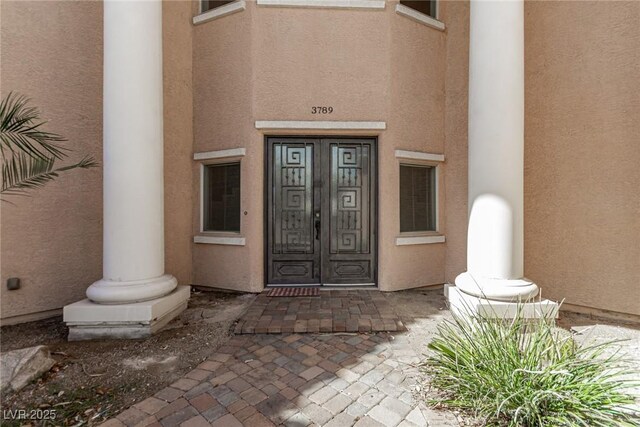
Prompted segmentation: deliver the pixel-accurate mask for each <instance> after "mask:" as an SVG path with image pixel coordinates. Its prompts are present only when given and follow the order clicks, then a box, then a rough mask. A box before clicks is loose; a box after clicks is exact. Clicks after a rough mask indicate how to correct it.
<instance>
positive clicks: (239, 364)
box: [103, 291, 458, 427]
mask: <svg viewBox="0 0 640 427" xmlns="http://www.w3.org/2000/svg"><path fill="white" fill-rule="evenodd" d="M331 292H332V293H333V292H334V291H331ZM332 293H324V292H321V294H324V296H325V297H324V298H322V297H320V298H307V299H305V298H300V297H298V298H286V297H277V298H270V299H268V298H266V297H265V296H263V295H261V296H259V297H258V298H257V300H256V304H255V307H253V310H250V311H249V313H248V314H247V315H246V316H244V317H243V318H242V319H241V322H242V325H243V326H240V329H244V328H245V326H244V325H246V324H247V323H249V325H247V326H246V328H249V327H250V325H252V324H253V325H254V326H252V328H253V329H252V330H253V331H254V332H263V331H264V332H271V333H270V334H268V333H260V334H258V333H256V334H241V335H235V336H234V337H232V338H231V339H230V340H229V341H228V342H227V343H226V345H224V346H223V347H221V348H218V349H217V350H216V352H215V353H214V354H212V355H211V356H210V357H209V358H208V360H206V361H204V362H203V363H201V364H200V365H199V366H198V367H197V368H196V369H194V370H192V371H191V372H189V373H187V374H186V375H185V376H184V377H183V378H181V379H179V380H178V381H176V382H175V383H173V384H171V385H170V386H169V387H166V388H165V389H163V390H161V391H160V392H158V393H156V394H155V395H154V396H153V397H149V398H147V399H146V400H144V401H142V402H140V403H138V404H136V405H134V406H133V407H131V408H129V409H127V410H126V411H124V412H122V413H121V414H119V415H118V416H117V417H116V418H113V419H111V420H109V421H107V422H106V423H105V424H103V426H107V427H123V426H129V427H130V426H154V427H157V426H164V427H172V426H182V427H197V426H219V427H235V426H248V427H261V426H274V425H278V426H280V425H284V426H291V427H303V426H329V427H343V426H357V427H363V426H365V427H366V426H401V427H411V426H430V427H452V426H458V422H457V420H456V418H455V416H453V415H451V414H448V413H441V412H437V411H433V410H431V409H428V408H427V407H426V406H425V405H424V403H422V402H418V401H417V400H416V398H415V397H414V391H415V389H416V387H415V385H416V384H417V383H418V381H419V368H418V364H419V362H420V361H421V359H422V357H423V356H422V355H421V354H420V352H421V351H422V349H421V347H422V346H423V345H424V343H425V340H426V339H427V337H428V335H429V334H431V333H432V331H433V330H434V325H435V324H436V323H437V319H439V318H441V316H442V315H441V314H440V311H439V310H440V309H439V308H438V307H439V306H440V305H442V302H441V301H440V300H441V299H442V297H441V296H439V295H440V294H435V295H438V297H437V298H434V297H433V296H431V295H429V296H427V297H422V299H420V298H421V295H422V294H419V293H412V294H407V295H404V296H403V295H396V296H395V297H393V298H395V299H396V300H397V301H396V302H395V305H396V306H397V307H398V309H399V310H402V312H403V319H404V320H405V321H406V322H408V323H409V324H412V325H417V329H416V331H420V332H419V333H417V334H416V333H413V332H411V331H405V332H402V333H393V334H392V333H388V332H372V333H355V332H353V333H349V332H342V333H340V332H333V331H335V330H336V329H342V325H343V324H344V328H345V329H349V328H347V326H348V325H349V322H348V319H350V318H356V319H358V331H360V324H361V323H360V321H359V319H360V318H364V319H367V320H368V322H367V323H366V324H367V325H369V326H370V327H371V329H374V328H375V325H376V323H375V321H376V320H378V319H382V322H383V324H384V323H385V320H390V319H393V324H394V325H395V326H396V328H397V327H398V326H402V328H403V329H405V328H404V324H403V323H401V322H400V320H399V319H398V316H397V315H396V313H394V309H393V305H392V304H390V302H389V301H390V299H391V298H390V297H385V295H384V294H381V293H377V292H370V291H355V292H353V291H341V292H339V293H333V295H332ZM416 297H418V298H416ZM412 310H413V311H412ZM314 313H315V314H314ZM416 313H419V314H420V315H421V316H424V317H425V318H424V319H421V320H419V319H416V318H414V315H415V314H416ZM318 315H319V316H318ZM287 316H295V317H294V318H291V317H287ZM344 316H346V317H344ZM358 316H359V317H358ZM274 319H276V320H279V321H281V322H282V326H281V328H282V329H281V331H283V332H284V331H285V330H287V331H288V330H290V328H293V329H294V330H296V325H301V324H300V323H297V322H303V323H302V324H303V325H304V326H305V327H304V329H303V328H301V327H300V326H298V328H297V330H299V331H300V332H303V331H304V332H314V333H306V334H302V333H282V334H277V332H276V330H277V329H274V328H277V326H278V323H279V322H275V323H273V324H272V322H273V320H274ZM314 319H319V321H320V325H317V327H316V325H315V322H313V325H312V326H311V327H310V323H312V322H311V321H312V320H314ZM267 320H268V321H269V323H268V324H267ZM322 320H325V327H324V328H322V329H321V327H322ZM327 320H328V321H330V322H331V326H330V327H329V326H328V323H327V322H326V321H327ZM292 321H293V325H292V323H291V322H292ZM254 322H255V323H254ZM342 322H344V323H342ZM388 325H389V327H391V324H390V323H388ZM321 330H326V331H332V332H333V333H326V334H322V333H318V332H320V331H321ZM351 330H353V327H352V328H351ZM416 339H417V340H418V341H416ZM417 343H418V344H417ZM416 347H418V348H416Z"/></svg>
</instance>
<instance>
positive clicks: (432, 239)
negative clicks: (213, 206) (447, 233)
mask: <svg viewBox="0 0 640 427" xmlns="http://www.w3.org/2000/svg"><path fill="white" fill-rule="evenodd" d="M444 242H445V238H444V236H443V235H440V234H439V235H433V236H406V237H403V236H400V237H396V246H408V245H428V244H432V243H444Z"/></svg>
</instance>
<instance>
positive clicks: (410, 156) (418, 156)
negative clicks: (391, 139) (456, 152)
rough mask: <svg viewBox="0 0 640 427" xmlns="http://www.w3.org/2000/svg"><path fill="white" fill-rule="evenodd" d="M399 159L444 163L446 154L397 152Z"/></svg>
mask: <svg viewBox="0 0 640 427" xmlns="http://www.w3.org/2000/svg"><path fill="white" fill-rule="evenodd" d="M396 158H397V159H406V160H422V161H428V162H444V154H433V153H423V152H421V151H406V150H396Z"/></svg>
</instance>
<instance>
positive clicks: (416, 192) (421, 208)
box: [400, 165, 436, 232]
mask: <svg viewBox="0 0 640 427" xmlns="http://www.w3.org/2000/svg"><path fill="white" fill-rule="evenodd" d="M435 229H436V218H435V168H434V167H431V166H409V165H400V231H401V232H410V231H435Z"/></svg>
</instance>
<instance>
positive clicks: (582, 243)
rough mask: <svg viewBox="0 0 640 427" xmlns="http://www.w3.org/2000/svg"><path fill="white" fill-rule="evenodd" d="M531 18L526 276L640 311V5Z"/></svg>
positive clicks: (555, 5)
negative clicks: (639, 165) (639, 24)
mask: <svg viewBox="0 0 640 427" xmlns="http://www.w3.org/2000/svg"><path fill="white" fill-rule="evenodd" d="M525 12H526V21H525V28H526V61H525V67H526V118H525V274H526V275H527V277H529V278H531V279H533V280H534V281H535V282H537V283H538V284H539V285H540V286H541V287H542V289H543V296H546V297H549V298H553V299H557V300H561V299H565V301H566V302H567V303H569V304H573V305H579V306H586V307H595V308H599V309H604V310H611V311H617V312H623V313H631V314H640V243H639V242H640V191H639V190H638V189H639V188H640V168H639V167H638V164H639V163H640V79H639V78H638V76H639V75H640V49H639V48H638V47H639V46H640V26H638V23H639V22H640V2H635V1H631V2H527V3H526V7H525Z"/></svg>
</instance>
